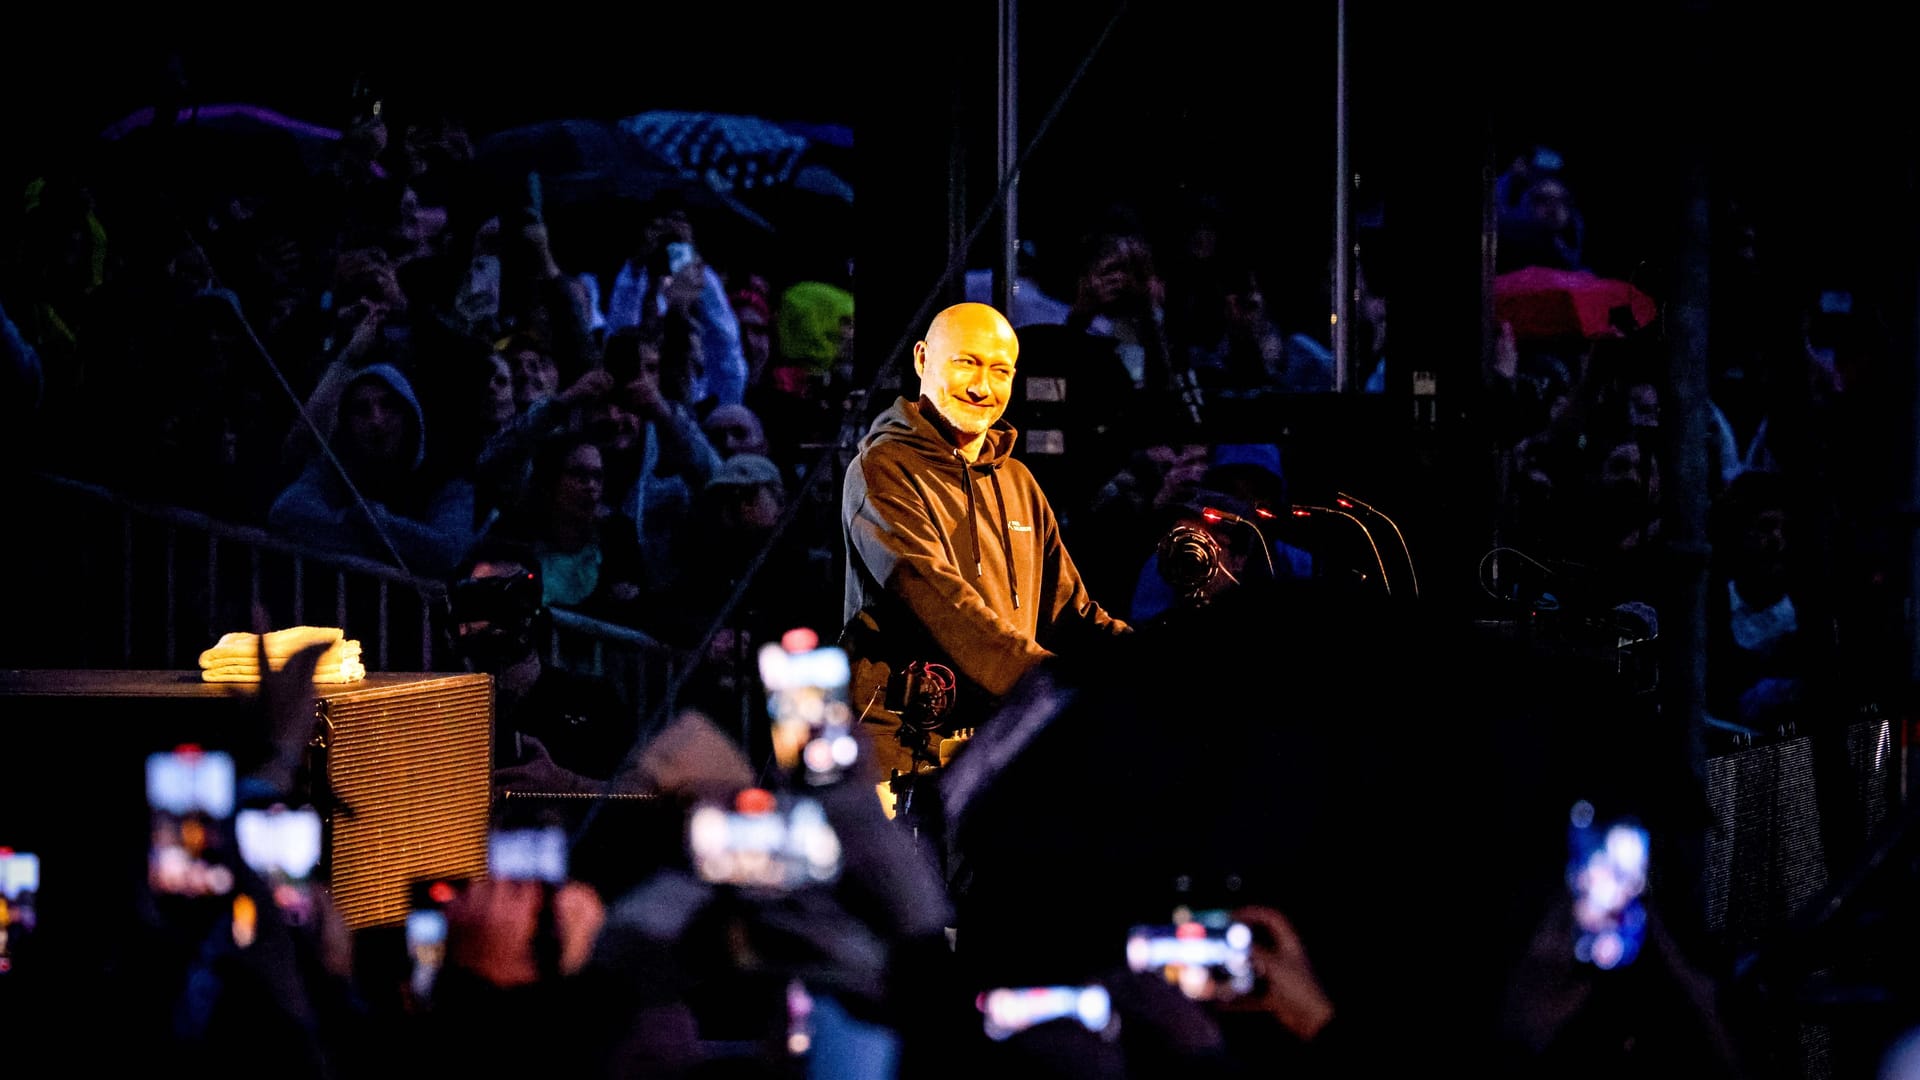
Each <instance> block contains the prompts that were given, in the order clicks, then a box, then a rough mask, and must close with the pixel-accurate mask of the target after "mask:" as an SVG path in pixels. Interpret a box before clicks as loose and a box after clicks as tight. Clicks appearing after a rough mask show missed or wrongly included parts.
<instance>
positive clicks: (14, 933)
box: [0, 847, 40, 978]
mask: <svg viewBox="0 0 1920 1080" xmlns="http://www.w3.org/2000/svg"><path fill="white" fill-rule="evenodd" d="M39 902H40V856H38V855H36V854H34V853H33V852H30V851H15V850H13V849H12V848H5V847H0V978H5V977H6V976H7V975H10V974H12V973H13V970H14V961H15V960H16V959H18V958H19V957H21V956H22V955H30V953H31V949H30V948H29V947H28V942H29V941H31V940H32V938H33V928H34V925H35V924H36V923H37V922H38V921H39Z"/></svg>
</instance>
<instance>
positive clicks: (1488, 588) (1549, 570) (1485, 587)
mask: <svg viewBox="0 0 1920 1080" xmlns="http://www.w3.org/2000/svg"><path fill="white" fill-rule="evenodd" d="M1503 554H1505V555H1518V556H1519V557H1520V558H1522V559H1525V560H1527V561H1528V562H1530V563H1532V564H1533V565H1535V566H1537V567H1539V568H1540V569H1541V570H1542V571H1544V572H1545V573H1546V574H1547V576H1548V577H1555V576H1558V575H1559V573H1560V572H1559V571H1558V570H1555V569H1554V568H1553V567H1551V566H1548V565H1547V564H1546V563H1543V562H1541V561H1540V560H1539V559H1536V558H1534V557H1533V556H1531V555H1529V554H1527V553H1526V552H1524V551H1521V550H1520V549H1519V548H1516V547H1504V546H1495V547H1492V548H1489V549H1488V550H1487V553H1486V554H1485V555H1482V556H1481V557H1480V565H1479V567H1477V568H1476V570H1475V572H1474V576H1475V577H1476V578H1477V579H1478V580H1479V583H1480V590H1481V591H1482V592H1484V593H1486V594H1487V595H1488V596H1490V597H1492V598H1493V599H1495V600H1508V599H1511V597H1506V596H1502V595H1500V594H1499V593H1498V592H1496V591H1494V589H1493V586H1492V585H1490V584H1489V583H1488V581H1487V564H1488V563H1491V562H1492V561H1493V560H1494V557H1495V556H1498V555H1503Z"/></svg>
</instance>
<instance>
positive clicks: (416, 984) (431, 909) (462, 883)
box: [405, 878, 467, 1008]
mask: <svg viewBox="0 0 1920 1080" xmlns="http://www.w3.org/2000/svg"><path fill="white" fill-rule="evenodd" d="M466 884H467V883H466V880H465V879H464V878H426V879H423V880H420V881H415V882H412V883H411V884H410V885H409V886H408V894H407V922H406V929H405V932H406V946H407V995H408V998H409V999H410V1001H411V1002H412V1005H413V1006H414V1007H415V1008H424V1007H425V1006H427V1005H428V1004H429V1003H430V1002H431V1001H432V1000H433V987H434V983H435V982H436V981H437V980H438V979H439V977H440V969H441V968H442V967H443V966H445V964H446V960H447V904H448V903H449V902H450V901H452V900H453V898H454V897H455V896H458V895H459V894H460V890H461V889H463V888H465V887H466Z"/></svg>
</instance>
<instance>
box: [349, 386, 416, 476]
mask: <svg viewBox="0 0 1920 1080" xmlns="http://www.w3.org/2000/svg"><path fill="white" fill-rule="evenodd" d="M370 379H374V380H378V381H380V382H383V383H385V384H386V385H387V386H388V387H389V388H391V389H392V390H393V392H394V394H395V396H397V397H399V399H400V400H401V401H404V402H406V403H407V413H408V416H409V417H411V418H412V420H413V434H412V438H413V453H412V454H411V455H410V456H409V459H408V463H407V468H408V469H409V470H417V469H419V468H420V465H421V463H422V462H424V461H425V460H426V459H427V418H426V414H425V413H423V412H422V411H421V409H420V398H419V396H418V395H416V394H415V393H414V392H413V384H412V383H411V382H409V381H407V377H406V376H405V375H403V374H401V372H400V369H399V368H397V367H394V366H393V365H392V364H368V365H367V366H366V367H364V368H361V369H360V370H359V371H356V372H354V373H353V374H352V375H351V376H349V377H348V379H347V381H346V383H345V384H343V385H342V386H341V388H340V397H339V399H338V401H337V402H336V403H335V406H334V409H333V422H332V424H331V425H330V428H329V430H328V431H327V439H328V441H329V442H332V443H334V444H335V445H338V440H339V438H340V427H341V424H340V412H341V409H343V408H344V407H345V405H346V401H347V397H348V395H350V394H351V393H353V388H354V387H356V386H358V385H360V384H361V383H363V382H366V381H368V380H370Z"/></svg>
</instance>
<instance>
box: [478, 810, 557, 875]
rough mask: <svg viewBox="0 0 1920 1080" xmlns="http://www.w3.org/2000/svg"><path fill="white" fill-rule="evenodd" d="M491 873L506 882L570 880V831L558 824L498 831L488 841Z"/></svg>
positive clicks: (488, 859) (494, 831)
mask: <svg viewBox="0 0 1920 1080" xmlns="http://www.w3.org/2000/svg"><path fill="white" fill-rule="evenodd" d="M487 870H488V872H490V873H491V874H492V875H493V876H494V877H495V878H498V879H500V880H502V881H539V882H544V883H546V884H548V885H563V884H565V883H566V880H567V831H566V830H565V829H563V828H561V827H560V826H558V825H546V826H541V827H539V828H513V829H495V830H493V832H492V833H491V834H490V836H489V838H488V842H487Z"/></svg>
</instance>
